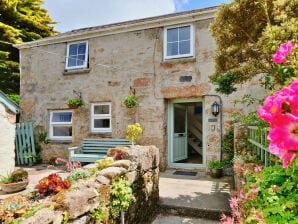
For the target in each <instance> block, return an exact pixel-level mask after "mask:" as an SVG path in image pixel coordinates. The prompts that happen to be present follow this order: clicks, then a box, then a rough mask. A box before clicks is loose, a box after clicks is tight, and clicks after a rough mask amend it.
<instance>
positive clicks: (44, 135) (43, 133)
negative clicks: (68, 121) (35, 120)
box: [38, 131, 49, 144]
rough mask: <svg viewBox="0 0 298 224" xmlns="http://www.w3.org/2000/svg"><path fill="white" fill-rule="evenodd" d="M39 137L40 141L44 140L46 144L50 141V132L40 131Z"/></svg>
mask: <svg viewBox="0 0 298 224" xmlns="http://www.w3.org/2000/svg"><path fill="white" fill-rule="evenodd" d="M38 139H39V141H40V142H43V143H44V144H48V143H49V139H48V133H47V132H46V131H44V132H41V133H39V135H38Z"/></svg>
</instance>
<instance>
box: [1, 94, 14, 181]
mask: <svg viewBox="0 0 298 224" xmlns="http://www.w3.org/2000/svg"><path fill="white" fill-rule="evenodd" d="M4 98H5V99H4ZM4 102H9V99H8V98H6V97H5V96H4V95H3V94H2V93H1V92H0V127H1V131H0V158H1V163H0V175H6V174H7V173H8V172H10V171H12V170H13V169H14V167H15V135H16V131H15V129H16V125H15V124H16V113H15V112H13V111H11V110H10V109H8V107H7V105H6V104H5V103H4ZM9 103H11V102H9ZM15 108H17V107H16V106H15Z"/></svg>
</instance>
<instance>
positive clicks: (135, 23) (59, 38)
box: [14, 6, 218, 49]
mask: <svg viewBox="0 0 298 224" xmlns="http://www.w3.org/2000/svg"><path fill="white" fill-rule="evenodd" d="M217 8H218V7H217V6H215V7H209V8H204V9H196V10H191V11H184V12H178V13H172V14H166V15H161V16H155V17H149V18H143V19H137V20H130V21H125V22H119V23H113V24H106V25H101V26H94V27H86V28H81V29H76V30H72V31H68V32H65V33H61V34H58V35H55V36H51V37H46V38H43V39H39V40H36V41H31V42H26V43H21V44H15V45H14V47H16V48H18V49H22V48H30V47H35V46H40V45H46V44H54V43H57V42H63V41H69V40H70V39H73V40H72V41H74V40H75V38H77V39H80V38H81V37H82V36H85V35H94V34H98V33H99V32H100V33H105V32H106V33H107V34H112V33H113V32H115V31H117V30H120V29H127V30H129V31H131V30H133V29H132V28H133V27H134V28H135V29H137V28H138V29H142V27H143V28H149V27H150V25H151V26H152V27H154V26H153V24H155V26H160V24H161V23H166V22H169V21H174V20H178V19H186V18H193V17H195V16H197V15H204V14H212V15H214V13H215V12H216V10H217ZM165 25H169V24H165ZM172 25H174V24H172ZM129 28H131V29H129ZM127 30H126V32H127ZM91 37H93V36H91Z"/></svg>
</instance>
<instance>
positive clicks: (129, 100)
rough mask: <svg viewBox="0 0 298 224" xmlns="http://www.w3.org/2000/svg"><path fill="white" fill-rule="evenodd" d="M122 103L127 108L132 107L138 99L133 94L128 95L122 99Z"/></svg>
mask: <svg viewBox="0 0 298 224" xmlns="http://www.w3.org/2000/svg"><path fill="white" fill-rule="evenodd" d="M123 103H124V104H125V106H126V107H127V108H132V107H134V106H135V105H137V103H138V99H137V97H136V96H135V95H128V96H127V97H125V99H124V100H123Z"/></svg>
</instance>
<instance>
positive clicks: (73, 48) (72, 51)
mask: <svg viewBox="0 0 298 224" xmlns="http://www.w3.org/2000/svg"><path fill="white" fill-rule="evenodd" d="M77 48H78V45H77V44H72V45H69V55H77Z"/></svg>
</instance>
